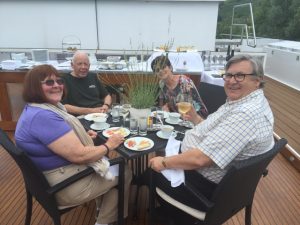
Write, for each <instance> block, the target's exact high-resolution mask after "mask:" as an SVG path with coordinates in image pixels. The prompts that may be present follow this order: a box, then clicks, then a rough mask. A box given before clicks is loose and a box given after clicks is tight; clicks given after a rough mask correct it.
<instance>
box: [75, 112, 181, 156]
mask: <svg viewBox="0 0 300 225" xmlns="http://www.w3.org/2000/svg"><path fill="white" fill-rule="evenodd" d="M80 122H81V123H82V125H83V126H84V127H85V129H87V130H88V129H91V128H90V125H91V124H92V123H93V122H92V121H87V120H85V119H80ZM107 123H109V124H110V126H111V127H119V126H122V124H123V120H122V118H120V122H117V123H116V122H112V119H111V116H109V117H108V119H107ZM172 126H174V128H175V130H176V131H185V130H186V129H187V128H185V127H182V126H179V125H172ZM157 132H158V131H148V133H147V135H146V136H144V137H147V138H149V139H151V140H152V141H153V142H154V146H153V147H152V148H151V149H148V150H143V151H133V150H130V149H128V148H126V147H125V146H124V145H120V146H119V147H118V148H117V149H116V151H117V152H118V153H119V154H120V155H122V156H123V157H124V158H126V159H134V158H138V157H141V156H143V155H147V154H149V153H151V152H161V153H163V154H164V150H165V147H166V145H167V142H168V140H167V139H162V138H159V137H158V136H157V135H156V133H157ZM131 136H136V135H131V134H130V135H129V136H128V137H126V138H130V137H131ZM98 137H99V138H100V140H102V141H103V142H104V141H106V139H107V138H106V137H104V136H103V135H102V131H98ZM183 137H184V134H182V133H177V136H176V139H178V140H182V139H183Z"/></svg>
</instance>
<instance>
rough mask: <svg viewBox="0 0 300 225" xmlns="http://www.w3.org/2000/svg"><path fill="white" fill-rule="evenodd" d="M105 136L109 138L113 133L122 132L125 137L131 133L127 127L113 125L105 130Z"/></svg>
mask: <svg viewBox="0 0 300 225" xmlns="http://www.w3.org/2000/svg"><path fill="white" fill-rule="evenodd" d="M102 134H103V136H104V137H107V138H109V137H110V136H111V135H113V134H121V135H123V136H124V137H127V136H128V135H129V134H130V131H129V130H128V129H127V128H125V127H111V128H108V129H106V130H104V131H103V133H102Z"/></svg>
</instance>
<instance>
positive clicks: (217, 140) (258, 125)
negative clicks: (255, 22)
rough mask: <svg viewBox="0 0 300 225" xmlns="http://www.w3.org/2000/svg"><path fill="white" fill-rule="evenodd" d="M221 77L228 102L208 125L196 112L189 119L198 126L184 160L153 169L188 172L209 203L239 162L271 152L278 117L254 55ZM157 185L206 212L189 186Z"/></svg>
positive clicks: (161, 161) (154, 162)
mask: <svg viewBox="0 0 300 225" xmlns="http://www.w3.org/2000/svg"><path fill="white" fill-rule="evenodd" d="M225 71H226V72H225V74H223V75H222V77H223V79H224V81H225V83H224V88H225V92H226V95H227V101H226V103H225V104H224V105H222V106H221V107H220V108H219V109H218V110H217V111H216V112H215V113H213V114H211V115H209V116H208V117H207V119H206V120H203V119H202V118H201V117H200V116H198V115H197V113H196V111H195V110H194V109H193V108H192V109H191V110H190V111H189V112H188V113H187V115H185V117H186V119H189V120H190V121H191V122H193V123H194V124H195V125H196V126H195V128H193V129H192V130H189V131H187V132H186V134H185V138H184V140H183V143H182V147H181V152H182V153H181V154H178V155H175V156H171V157H154V158H152V159H151V160H150V162H149V165H150V166H151V167H152V169H154V170H155V171H157V172H160V171H162V170H164V169H175V168H176V169H183V170H185V179H186V180H189V181H190V182H192V183H193V184H194V185H195V186H196V187H198V188H199V189H200V190H202V191H203V193H204V194H205V195H206V196H207V197H208V198H209V197H210V196H211V194H212V192H213V190H214V189H215V188H216V187H217V185H218V183H219V182H220V180H221V179H222V177H223V176H224V175H225V173H226V171H227V168H228V167H229V165H230V164H231V163H233V162H234V161H235V160H242V159H247V158H249V157H252V156H255V155H259V154H262V153H264V152H266V151H268V150H270V149H271V148H272V147H273V145H274V139H273V123H274V119H273V113H272V111H271V109H270V106H269V104H268V101H267V99H266V98H265V96H264V93H263V90H262V88H263V86H264V80H263V75H264V71H263V67H262V65H261V63H260V62H258V61H256V59H255V58H252V57H251V56H249V55H237V56H234V57H233V58H231V59H230V60H229V61H228V63H227V65H226V67H225ZM155 182H156V185H157V186H159V187H160V188H161V189H162V190H163V191H164V192H166V193H167V194H169V195H170V196H171V197H173V198H175V199H176V200H178V201H180V202H182V203H184V204H187V205H189V206H191V207H193V208H196V209H200V210H201V209H202V208H201V205H200V204H199V203H198V202H197V201H196V200H195V199H194V197H193V196H188V195H187V194H186V192H185V188H184V184H182V185H180V186H179V187H176V188H172V187H171V186H170V184H169V181H167V180H166V179H165V178H164V177H163V176H162V175H161V174H160V173H158V174H156V176H155Z"/></svg>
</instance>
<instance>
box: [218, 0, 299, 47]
mask: <svg viewBox="0 0 300 225" xmlns="http://www.w3.org/2000/svg"><path fill="white" fill-rule="evenodd" d="M244 3H252V8H253V17H254V25H255V32H256V36H258V37H268V38H277V39H284V40H295V41H300V1H299V0H252V1H251V0H227V1H225V2H222V3H221V4H220V6H219V17H218V28H217V36H218V38H220V37H224V35H223V36H222V34H229V33H230V25H231V20H232V11H233V6H234V5H239V4H244ZM242 10H244V11H245V12H243V11H242ZM239 11H240V12H239ZM249 16H250V12H249V11H248V12H247V10H245V9H240V8H239V9H238V10H236V14H235V17H236V18H237V20H238V21H237V22H240V21H241V22H243V23H247V25H248V28H250V25H251V20H250V19H249V18H250V17H249ZM235 22H236V21H235ZM235 32H237V33H238V34H241V31H238V30H237V31H235ZM233 33H234V32H233Z"/></svg>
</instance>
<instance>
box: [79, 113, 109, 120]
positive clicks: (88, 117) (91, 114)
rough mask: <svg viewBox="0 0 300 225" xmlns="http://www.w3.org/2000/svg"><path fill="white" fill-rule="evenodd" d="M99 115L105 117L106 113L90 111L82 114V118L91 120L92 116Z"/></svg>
mask: <svg viewBox="0 0 300 225" xmlns="http://www.w3.org/2000/svg"><path fill="white" fill-rule="evenodd" d="M99 116H105V117H107V114H106V113H90V114H87V115H85V116H84V119H86V120H88V121H92V120H93V119H94V118H96V117H99Z"/></svg>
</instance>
